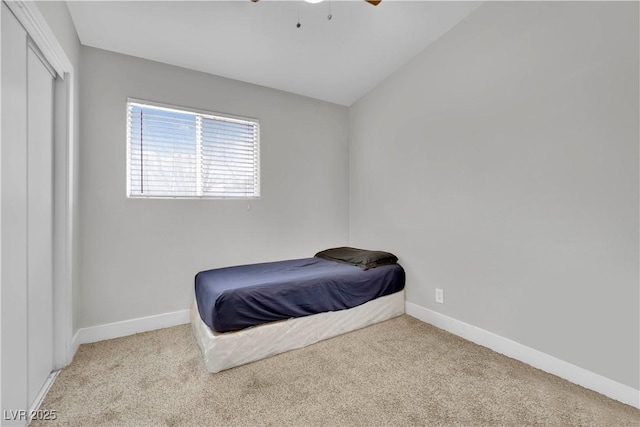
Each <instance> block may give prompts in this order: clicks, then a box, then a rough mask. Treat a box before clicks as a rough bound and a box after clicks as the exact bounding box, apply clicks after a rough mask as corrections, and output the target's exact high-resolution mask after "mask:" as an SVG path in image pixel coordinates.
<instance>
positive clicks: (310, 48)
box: [68, 0, 481, 106]
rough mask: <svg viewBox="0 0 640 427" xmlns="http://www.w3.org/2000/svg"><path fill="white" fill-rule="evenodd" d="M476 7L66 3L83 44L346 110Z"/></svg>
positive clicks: (245, 0) (388, 1)
mask: <svg viewBox="0 0 640 427" xmlns="http://www.w3.org/2000/svg"><path fill="white" fill-rule="evenodd" d="M480 4H481V3H480V2H455V1H454V2H432V1H393V0H383V1H382V3H380V4H379V5H378V6H375V7H374V6H372V5H370V4H367V3H366V2H364V1H325V2H323V3H319V4H309V3H305V2H303V1H270V0H262V1H260V2H258V3H252V2H251V1H249V0H240V1H194V2H190V1H176V2H172V1H141V2H133V1H104V2H103V1H70V2H68V6H69V10H70V12H71V16H72V18H73V21H74V23H75V25H76V29H77V31H78V36H79V37H80V41H81V42H82V44H84V45H87V46H92V47H97V48H101V49H106V50H110V51H114V52H119V53H123V54H127V55H133V56H137V57H141V58H146V59H151V60H154V61H159V62H164V63H167V64H172V65H177V66H180V67H185V68H189V69H193V70H198V71H203V72H206V73H210V74H215V75H219V76H224V77H228V78H232V79H236V80H242V81H245V82H249V83H254V84H258V85H262V86H267V87H271V88H275V89H280V90H284V91H287V92H292V93H296V94H300V95H304V96H309V97H312V98H316V99H320V100H324V101H328V102H333V103H336V104H341V105H346V106H348V105H351V104H352V103H354V102H355V101H357V100H358V99H359V98H360V97H362V96H363V95H364V94H365V93H367V92H368V91H369V90H370V89H372V88H373V87H374V86H376V85H377V84H378V83H379V82H380V81H381V80H383V79H384V78H385V77H387V76H388V75H389V74H391V73H392V72H393V71H395V70H396V69H397V68H398V67H400V66H401V65H403V64H405V63H406V62H407V61H408V60H410V59H411V58H412V57H414V56H415V55H416V54H417V53H418V52H420V51H422V50H423V49H425V48H426V47H427V46H428V45H429V44H431V43H433V42H434V41H435V40H436V39H438V38H439V37H440V36H442V35H443V34H444V33H445V32H447V31H448V30H449V29H451V28H452V27H453V26H454V25H456V24H457V23H458V22H460V21H461V20H462V19H464V18H465V17H466V16H467V15H468V14H469V13H471V12H472V11H473V10H474V9H476V8H477V7H478V6H479V5H480ZM329 14H331V15H332V18H331V19H328V15H329ZM298 22H299V23H300V24H301V26H300V28H297V26H296V24H297V23H298Z"/></svg>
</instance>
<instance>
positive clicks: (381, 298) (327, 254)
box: [190, 247, 405, 372]
mask: <svg viewBox="0 0 640 427" xmlns="http://www.w3.org/2000/svg"><path fill="white" fill-rule="evenodd" d="M404 284H405V273H404V270H403V269H402V267H401V266H400V265H398V264H397V258H396V257H395V256H394V255H392V254H390V253H388V252H381V251H365V250H361V249H355V248H344V247H343V248H333V249H328V250H326V251H322V252H319V253H318V254H316V256H315V257H313V258H302V259H294V260H286V261H278V262H270V263H262V264H251V265H243V266H235V267H227V268H220V269H214V270H207V271H202V272H200V273H198V274H197V275H196V277H195V294H196V298H195V299H194V302H193V305H192V308H191V314H190V317H191V324H192V327H193V331H194V334H195V336H196V339H197V341H198V345H199V346H200V348H201V350H202V352H203V355H204V359H205V365H206V367H207V369H208V370H209V371H210V372H219V371H222V370H224V369H229V368H232V367H234V366H238V365H242V364H245V363H249V362H253V361H256V360H259V359H262V358H265V357H268V356H271V355H275V354H279V353H282V352H285V351H289V350H293V349H296V348H301V347H305V346H307V345H310V344H313V343H316V342H318V341H321V340H324V339H327V338H331V337H334V336H337V335H340V334H343V333H345V332H349V331H353V330H355V329H359V328H362V327H365V326H369V325H371V324H374V323H377V322H381V321H383V320H388V319H391V318H393V317H396V316H399V315H401V314H403V313H404Z"/></svg>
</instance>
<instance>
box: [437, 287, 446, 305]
mask: <svg viewBox="0 0 640 427" xmlns="http://www.w3.org/2000/svg"><path fill="white" fill-rule="evenodd" d="M436 302H439V303H440V304H444V291H443V290H442V289H438V288H436Z"/></svg>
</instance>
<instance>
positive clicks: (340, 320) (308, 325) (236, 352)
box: [191, 291, 405, 372]
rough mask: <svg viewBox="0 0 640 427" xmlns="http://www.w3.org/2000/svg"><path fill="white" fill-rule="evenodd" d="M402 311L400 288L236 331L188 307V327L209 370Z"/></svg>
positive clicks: (335, 334)
mask: <svg viewBox="0 0 640 427" xmlns="http://www.w3.org/2000/svg"><path fill="white" fill-rule="evenodd" d="M404 312H405V302H404V291H400V292H396V293H394V294H390V295H387V296H383V297H380V298H376V299H374V300H372V301H369V302H367V303H364V304H362V305H359V306H357V307H354V308H350V309H347V310H340V311H330V312H326V313H319V314H313V315H310V316H306V317H299V318H295V319H288V320H281V321H279V322H271V323H267V324H265V325H260V326H254V327H251V328H246V329H243V330H241V331H237V332H226V333H219V332H215V331H213V330H211V328H209V327H208V326H207V325H206V324H205V323H204V322H203V321H202V319H201V318H200V314H199V313H198V303H197V301H196V300H194V301H193V305H192V307H191V326H192V328H193V332H194V335H195V337H196V341H197V342H198V346H199V347H200V349H201V350H202V354H203V355H204V362H205V365H206V367H207V370H208V371H209V372H219V371H222V370H224V369H229V368H233V367H235V366H239V365H243V364H246V363H250V362H254V361H256V360H260V359H264V358H265V357H269V356H273V355H276V354H279V353H283V352H285V351H289V350H294V349H297V348H302V347H306V346H308V345H311V344H314V343H316V342H318V341H322V340H325V339H328V338H332V337H335V336H337V335H341V334H344V333H346V332H350V331H353V330H356V329H360V328H364V327H366V326H369V325H373V324H375V323H378V322H382V321H384V320H388V319H392V318H394V317H397V316H400V315H402V314H404Z"/></svg>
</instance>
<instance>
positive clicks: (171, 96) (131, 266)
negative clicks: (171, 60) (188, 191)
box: [79, 47, 349, 327]
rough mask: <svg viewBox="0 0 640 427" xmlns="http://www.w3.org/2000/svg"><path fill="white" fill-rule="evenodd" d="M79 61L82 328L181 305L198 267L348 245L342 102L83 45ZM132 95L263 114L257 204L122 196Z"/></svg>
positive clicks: (184, 304) (189, 293)
mask: <svg viewBox="0 0 640 427" xmlns="http://www.w3.org/2000/svg"><path fill="white" fill-rule="evenodd" d="M81 68H82V77H81V82H80V85H81V87H82V93H81V97H80V106H81V117H80V119H81V121H82V129H81V140H82V150H81V153H80V156H81V158H80V165H81V166H80V214H81V224H80V227H81V230H80V236H81V237H80V238H81V242H80V243H81V251H82V267H81V282H82V287H81V290H80V295H79V304H80V305H79V307H80V310H79V324H80V327H88V326H93V325H101V324H105V323H109V322H115V321H121V320H127V319H132V318H137V317H142V316H149V315H155V314H160V313H166V312H171V311H176V310H184V309H186V308H188V307H189V304H190V302H191V300H192V294H193V277H194V275H195V273H197V272H198V271H200V270H203V269H210V268H217V267H222V266H228V265H233V264H244V263H253V262H260V261H273V260H279V259H286V258H302V257H307V256H313V254H314V253H315V252H316V251H317V250H319V249H321V248H325V247H329V246H332V245H341V244H345V243H346V241H347V236H348V231H347V227H348V186H347V185H346V183H347V182H348V169H347V168H348V119H349V118H348V111H347V109H346V108H345V107H341V106H337V105H334V104H328V103H326V102H321V101H316V100H312V99H309V98H304V97H301V96H297V95H291V94H288V93H284V92H280V91H276V90H273V89H267V88H264V87H259V86H255V85H251V84H247V83H242V82H238V81H234V80H229V79H225V78H221V77H216V76H212V75H207V74H203V73H199V72H194V71H189V70H186V69H182V68H178V67H174V66H169V65H164V64H160V63H156V62H151V61H148V60H143V59H138V58H133V57H129V56H125V55H121V54H116V53H110V52H107V51H103V50H98V49H94V48H89V47H82V51H81ZM128 96H129V97H135V98H140V99H147V100H153V101H160V102H164V103H168V104H174V105H180V106H186V107H194V108H197V109H203V110H209V111H214V112H221V113H229V114H233V115H241V116H248V117H255V118H258V119H260V126H261V129H260V130H261V170H262V173H261V180H262V186H261V196H262V197H261V199H260V200H255V201H251V202H247V201H246V200H245V201H237V200H157V199H156V200H144V199H127V197H126V195H125V179H126V173H125V165H126V162H125V153H126V151H125V137H126V120H125V119H126V101H127V97H128ZM248 206H250V208H251V209H250V210H247V207H248Z"/></svg>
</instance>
